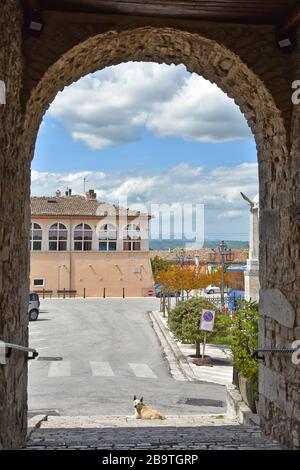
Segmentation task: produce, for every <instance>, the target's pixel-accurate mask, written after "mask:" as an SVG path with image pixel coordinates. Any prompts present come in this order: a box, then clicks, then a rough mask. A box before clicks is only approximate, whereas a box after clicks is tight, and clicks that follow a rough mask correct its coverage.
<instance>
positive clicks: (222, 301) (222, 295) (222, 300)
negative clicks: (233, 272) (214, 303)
mask: <svg viewBox="0 0 300 470" xmlns="http://www.w3.org/2000/svg"><path fill="white" fill-rule="evenodd" d="M221 256H222V284H221V305H222V308H224V305H225V302H224V253H223V252H222V254H221Z"/></svg>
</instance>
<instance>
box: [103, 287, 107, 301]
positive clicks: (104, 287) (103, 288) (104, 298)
mask: <svg viewBox="0 0 300 470" xmlns="http://www.w3.org/2000/svg"><path fill="white" fill-rule="evenodd" d="M105 296H106V294H105V287H103V299H105Z"/></svg>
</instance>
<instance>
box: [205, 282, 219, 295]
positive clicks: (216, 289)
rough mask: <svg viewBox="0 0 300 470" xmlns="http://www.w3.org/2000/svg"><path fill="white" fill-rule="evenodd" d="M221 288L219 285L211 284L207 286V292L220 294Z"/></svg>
mask: <svg viewBox="0 0 300 470" xmlns="http://www.w3.org/2000/svg"><path fill="white" fill-rule="evenodd" d="M220 293H221V289H220V287H218V286H212V285H211V284H210V285H209V286H207V287H206V289H205V294H220Z"/></svg>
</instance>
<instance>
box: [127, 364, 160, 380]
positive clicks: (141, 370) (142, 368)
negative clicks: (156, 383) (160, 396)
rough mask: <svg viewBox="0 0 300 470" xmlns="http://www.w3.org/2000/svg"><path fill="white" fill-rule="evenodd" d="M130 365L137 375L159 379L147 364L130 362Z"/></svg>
mask: <svg viewBox="0 0 300 470" xmlns="http://www.w3.org/2000/svg"><path fill="white" fill-rule="evenodd" d="M129 367H130V368H131V369H132V370H133V372H134V374H135V375H136V377H143V378H149V379H150V378H152V379H157V375H155V374H154V372H153V370H152V369H150V367H149V366H148V365H147V364H137V363H130V364H129Z"/></svg>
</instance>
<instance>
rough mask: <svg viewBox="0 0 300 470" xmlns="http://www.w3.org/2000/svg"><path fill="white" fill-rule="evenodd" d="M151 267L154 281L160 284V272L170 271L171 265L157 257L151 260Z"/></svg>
mask: <svg viewBox="0 0 300 470" xmlns="http://www.w3.org/2000/svg"><path fill="white" fill-rule="evenodd" d="M151 267H152V272H153V277H154V280H155V282H158V279H157V276H158V275H159V273H160V272H164V271H168V270H169V269H170V263H169V261H166V260H164V259H162V258H160V257H159V256H157V255H156V256H154V258H152V259H151Z"/></svg>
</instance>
